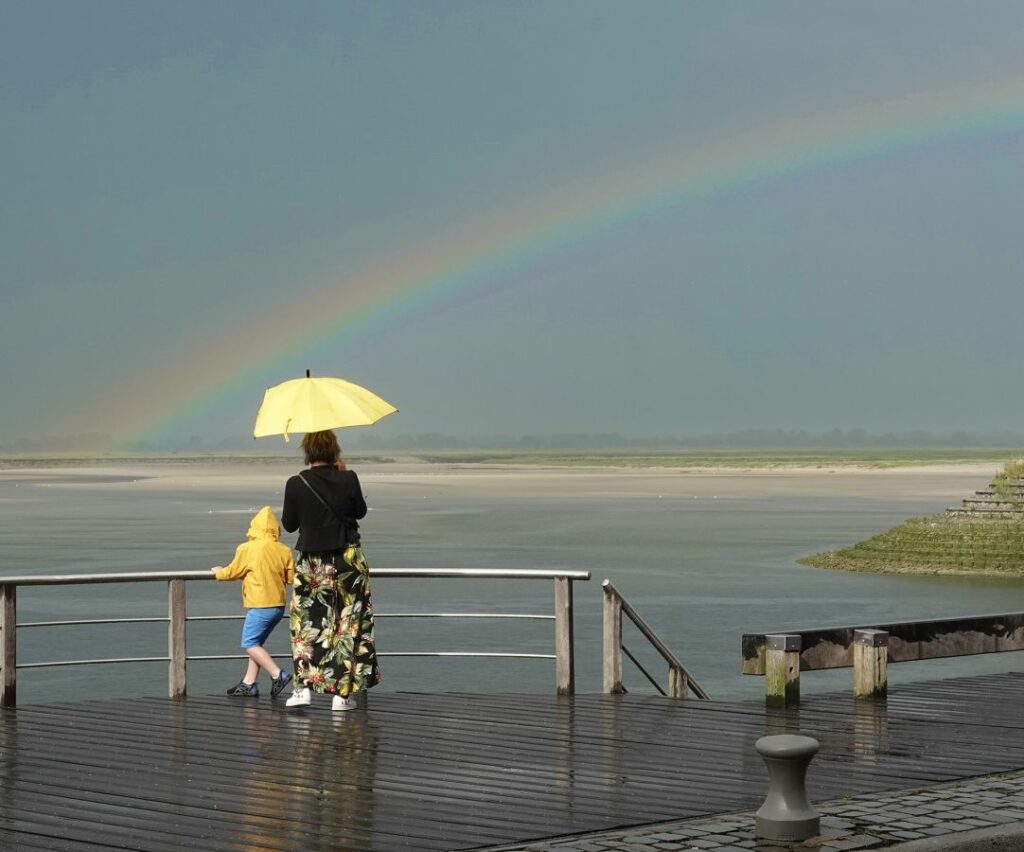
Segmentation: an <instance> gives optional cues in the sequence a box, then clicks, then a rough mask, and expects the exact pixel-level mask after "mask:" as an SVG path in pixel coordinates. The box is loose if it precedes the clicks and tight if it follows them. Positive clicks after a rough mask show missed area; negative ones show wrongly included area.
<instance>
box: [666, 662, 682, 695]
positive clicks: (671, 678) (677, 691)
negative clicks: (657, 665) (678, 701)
mask: <svg viewBox="0 0 1024 852" xmlns="http://www.w3.org/2000/svg"><path fill="white" fill-rule="evenodd" d="M668 697H669V698H686V672H684V671H682V670H681V669H677V668H676V667H675V666H669V667H668Z"/></svg>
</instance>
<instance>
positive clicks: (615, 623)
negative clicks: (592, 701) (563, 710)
mask: <svg viewBox="0 0 1024 852" xmlns="http://www.w3.org/2000/svg"><path fill="white" fill-rule="evenodd" d="M601 589H602V591H603V592H604V607H603V617H602V619H601V634H602V644H603V646H604V653H603V654H602V661H603V662H602V665H601V691H602V692H603V693H604V694H605V695H622V694H623V693H624V692H625V691H626V690H625V689H624V688H623V686H622V599H621V598H620V597H619V596H618V595H617V594H616V593H615V592H614V591H613V590H612V589H611V588H610V587H609V585H608V581H607V580H605V581H604V585H602V587H601Z"/></svg>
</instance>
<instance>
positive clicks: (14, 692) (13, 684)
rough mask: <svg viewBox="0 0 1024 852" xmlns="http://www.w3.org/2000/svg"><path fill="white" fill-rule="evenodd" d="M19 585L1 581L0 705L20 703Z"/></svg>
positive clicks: (12, 705) (10, 705)
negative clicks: (18, 678)
mask: <svg viewBox="0 0 1024 852" xmlns="http://www.w3.org/2000/svg"><path fill="white" fill-rule="evenodd" d="M17 677H18V587H17V586H16V585H14V584H13V583H0V707H14V706H15V704H17V703H18V689H17V687H18V684H17Z"/></svg>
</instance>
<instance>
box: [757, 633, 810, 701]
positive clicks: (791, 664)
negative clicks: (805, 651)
mask: <svg viewBox="0 0 1024 852" xmlns="http://www.w3.org/2000/svg"><path fill="white" fill-rule="evenodd" d="M800 645H801V642H800V636H799V634H796V633H770V634H768V635H767V636H765V652H764V670H765V671H764V699H765V701H766V702H767V703H768V704H782V705H785V706H787V707H788V706H792V705H796V704H799V703H800Z"/></svg>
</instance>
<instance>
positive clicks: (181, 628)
mask: <svg viewBox="0 0 1024 852" xmlns="http://www.w3.org/2000/svg"><path fill="white" fill-rule="evenodd" d="M373 577H374V578H377V579H379V578H382V577H391V578H394V577H404V578H420V579H434V578H449V579H452V578H454V579H459V578H461V579H486V580H553V581H554V613H553V614H545V613H505V612H503V613H481V612H464V613H461V612H421V613H416V612H402V613H379V614H378V616H377V617H378V618H498V619H539V620H548V621H553V622H554V628H555V630H554V639H555V643H554V644H555V647H554V653H553V654H534V653H517V652H508V651H390V652H381V654H380V656H382V657H399V656H400V657H495V658H499V657H500V658H515V659H537V660H554V661H555V689H556V691H557V693H558V694H559V695H571V694H572V693H573V692H574V691H575V687H576V683H575V659H574V643H573V600H572V598H573V596H572V583H573V581H575V580H589V579H590V572H589V571H563V570H539V569H521V570H504V569H493V568H378V569H375V570H374V571H373ZM213 579H215V578H214V576H213V574H212V573H211V572H210V571H152V572H138V571H137V572H124V573H97V574H46V575H38V576H29V577H25V576H14V577H0V706H3V707H10V706H14V705H15V703H16V700H17V691H16V687H17V670H18V669H19V668H25V669H29V668H49V667H55V666H80V665H97V664H111V663H142V662H166V663H168V664H169V666H168V693H169V695H170V697H172V698H177V697H181V696H184V695H185V692H186V663H187V662H188V661H189V660H232V659H238V658H239V655H189V654H188V653H187V650H186V645H185V629H186V626H187V624H188V622H190V621H226V620H236V619H240V618H241V617H242V616H225V615H208V616H188V615H187V614H186V612H185V608H186V607H185V604H186V597H185V584H186V583H187V582H189V581H192V580H200V581H203V580H206V581H209V580H213ZM140 582H141V583H145V582H166V583H167V601H168V603H167V616H166V617H164V616H158V617H157V616H153V617H143V618H109V619H107V618H96V619H80V620H65V621H35V622H25V623H22V624H18V621H17V591H18V587H19V586H26V587H28V586H71V585H91V584H99V583H140ZM138 623H163V624H166V625H167V647H168V652H167V656H166V657H122V658H113V659H91V660H88V659H87V660H81V659H80V660H53V661H42V662H34V663H22V664H19V663H18V659H17V628H18V627H22V628H26V627H66V626H74V625H88V624H138Z"/></svg>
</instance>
